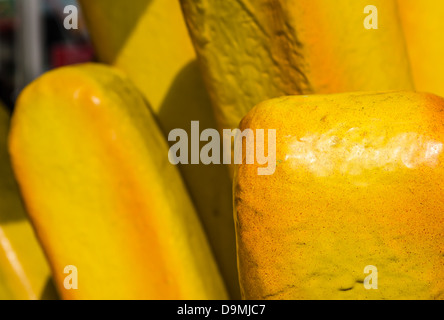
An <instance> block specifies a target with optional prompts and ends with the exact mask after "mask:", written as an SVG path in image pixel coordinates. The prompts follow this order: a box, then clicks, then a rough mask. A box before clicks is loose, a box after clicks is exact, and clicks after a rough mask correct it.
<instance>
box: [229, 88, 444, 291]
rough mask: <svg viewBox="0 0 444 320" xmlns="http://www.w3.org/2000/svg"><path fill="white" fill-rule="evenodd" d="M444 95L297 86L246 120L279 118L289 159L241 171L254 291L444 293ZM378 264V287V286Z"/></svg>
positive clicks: (242, 251) (264, 123)
mask: <svg viewBox="0 0 444 320" xmlns="http://www.w3.org/2000/svg"><path fill="white" fill-rule="evenodd" d="M443 118H444V100H443V99H442V98H439V97H437V96H434V95H428V94H420V93H413V92H390V93H349V94H335V95H313V96H288V97H282V98H277V99H272V100H269V101H266V102H263V103H261V104H259V105H258V106H257V107H255V108H254V109H253V110H252V111H250V112H249V113H248V115H247V116H246V117H245V118H244V119H243V120H242V123H241V128H242V129H245V128H252V129H257V128H260V129H277V139H276V150H277V157H276V158H277V168H276V172H275V173H274V175H270V176H258V175H257V167H256V165H239V166H238V167H237V171H236V175H235V185H234V196H235V200H234V201H235V220H236V231H237V245H238V264H239V272H240V284H241V291H242V294H243V297H245V298H247V299H443V298H444V202H443V181H444V166H443V160H444V158H443V143H444V127H443V123H444V122H443ZM367 265H373V266H376V267H377V269H378V275H379V279H378V289H376V290H375V289H371V290H367V289H365V288H364V285H363V281H364V278H365V277H366V276H367V274H365V273H364V268H365V267H366V266H367Z"/></svg>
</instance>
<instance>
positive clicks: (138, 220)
mask: <svg viewBox="0 0 444 320" xmlns="http://www.w3.org/2000/svg"><path fill="white" fill-rule="evenodd" d="M9 142H10V153H11V156H12V163H13V168H14V171H15V173H16V176H17V179H18V181H19V185H20V188H21V191H22V194H23V197H24V200H25V202H26V205H27V207H28V209H29V213H30V216H31V219H32V222H33V224H34V226H35V228H36V230H37V235H38V237H39V239H40V241H41V243H42V244H43V247H44V250H45V252H46V254H47V256H48V258H49V261H50V263H51V266H52V269H53V273H54V277H55V280H56V283H57V286H58V288H59V291H60V292H61V295H62V297H63V298H65V299H224V298H226V293H225V288H224V285H223V283H222V280H221V277H220V275H219V271H218V268H217V266H216V263H215V262H214V259H213V255H212V253H211V251H210V248H209V246H208V243H207V240H206V238H205V235H204V233H203V230H202V229H201V225H200V222H199V221H198V218H197V215H196V212H195V209H194V207H193V205H192V203H191V201H190V199H189V197H188V194H187V192H186V189H185V186H184V184H183V182H182V180H181V177H180V174H179V171H178V170H177V168H176V167H174V166H173V165H171V164H170V163H169V162H168V156H167V155H168V148H167V144H166V142H165V139H164V137H163V136H162V134H161V132H160V130H159V129H158V126H157V124H156V122H155V120H154V118H153V117H152V114H151V112H150V110H149V108H148V107H147V105H146V104H145V102H144V100H143V97H142V95H141V94H140V93H139V92H138V91H137V89H136V88H135V87H134V86H133V85H132V84H131V83H130V82H129V81H128V80H127V78H126V77H125V76H124V75H123V74H122V73H120V72H119V71H117V70H115V69H114V68H111V67H107V66H104V65H99V64H86V65H78V66H73V67H65V68H62V69H58V70H56V71H52V72H49V73H47V74H45V75H43V76H42V77H40V78H39V79H38V80H36V81H34V82H33V83H32V84H30V85H29V86H28V87H27V88H26V89H25V90H24V91H23V93H22V94H21V95H20V97H19V100H18V103H17V107H16V111H15V114H14V116H13V120H12V127H11V135H10V140H9ZM67 265H74V266H76V267H77V270H78V289H77V290H66V289H65V288H64V277H65V276H66V275H65V274H64V273H63V270H64V268H65V266H67Z"/></svg>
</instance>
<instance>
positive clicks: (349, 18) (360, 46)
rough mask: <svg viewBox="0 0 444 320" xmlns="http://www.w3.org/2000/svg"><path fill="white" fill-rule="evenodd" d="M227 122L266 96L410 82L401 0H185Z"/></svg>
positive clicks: (208, 80)
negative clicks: (374, 11)
mask: <svg viewBox="0 0 444 320" xmlns="http://www.w3.org/2000/svg"><path fill="white" fill-rule="evenodd" d="M181 3H182V7H183V10H184V13H185V18H186V21H187V24H188V28H189V30H190V34H191V37H192V39H193V43H194V46H195V49H196V52H197V56H198V58H199V62H200V64H201V67H202V71H203V75H204V80H205V84H206V86H207V88H208V92H209V94H210V97H211V101H212V103H213V106H214V108H215V112H216V116H217V120H218V123H219V126H220V127H221V128H236V127H237V126H238V124H239V121H240V120H241V119H242V117H243V116H245V114H246V113H247V112H248V111H249V110H250V109H251V108H253V106H255V105H256V104H258V103H260V102H261V101H264V100H267V99H270V98H275V97H279V96H282V95H291V94H313V93H338V92H348V91H372V90H376V91H379V90H407V89H411V88H412V81H411V75H410V67H409V62H408V58H407V53H406V49H405V43H404V38H403V34H402V29H401V27H400V22H399V16H398V11H397V7H396V0H376V1H373V2H371V4H372V5H375V6H376V7H377V8H378V9H379V10H378V14H379V29H377V30H367V29H365V28H364V19H365V17H366V16H367V15H366V14H364V8H365V7H366V6H367V5H369V4H370V3H369V2H368V1H366V0H338V1H325V0H314V1H300V0H259V1H251V0H238V1H230V0H229V1H212V0H181Z"/></svg>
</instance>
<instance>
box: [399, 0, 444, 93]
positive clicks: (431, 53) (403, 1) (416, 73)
mask: <svg viewBox="0 0 444 320" xmlns="http://www.w3.org/2000/svg"><path fill="white" fill-rule="evenodd" d="M398 7H399V12H400V16H401V22H402V26H403V29H404V35H405V39H406V42H407V49H408V53H409V58H410V62H411V67H412V75H413V79H414V83H415V87H416V89H417V90H418V91H426V92H431V93H434V94H438V95H440V96H444V64H443V63H442V57H443V55H444V42H443V41H442V40H441V39H442V30H443V29H444V21H443V19H442V17H443V16H444V3H443V2H442V1H434V0H422V1H416V0H398Z"/></svg>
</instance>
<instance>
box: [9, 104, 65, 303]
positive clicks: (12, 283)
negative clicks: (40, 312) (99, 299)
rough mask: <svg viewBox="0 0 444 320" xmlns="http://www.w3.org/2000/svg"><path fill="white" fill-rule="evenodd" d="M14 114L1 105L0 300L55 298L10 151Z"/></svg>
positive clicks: (48, 272) (47, 268) (47, 267)
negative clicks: (11, 116) (20, 191)
mask: <svg viewBox="0 0 444 320" xmlns="http://www.w3.org/2000/svg"><path fill="white" fill-rule="evenodd" d="M9 121H10V115H9V113H8V112H7V110H6V107H4V106H3V105H2V104H1V103H0V177H1V179H0V300H28V299H32V300H34V299H55V298H57V293H56V292H55V290H54V288H53V285H52V283H51V279H50V270H49V266H48V263H47V262H46V259H45V256H44V255H43V251H42V249H41V248H40V244H39V243H38V241H37V239H36V237H35V235H34V231H33V230H32V227H31V224H30V223H29V221H28V217H27V215H26V212H25V209H24V208H23V204H22V202H21V199H20V194H19V190H18V187H17V184H16V181H15V179H14V175H13V172H12V169H11V163H10V160H9V154H8V151H7V135H8V131H9Z"/></svg>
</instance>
